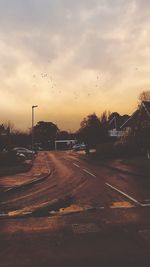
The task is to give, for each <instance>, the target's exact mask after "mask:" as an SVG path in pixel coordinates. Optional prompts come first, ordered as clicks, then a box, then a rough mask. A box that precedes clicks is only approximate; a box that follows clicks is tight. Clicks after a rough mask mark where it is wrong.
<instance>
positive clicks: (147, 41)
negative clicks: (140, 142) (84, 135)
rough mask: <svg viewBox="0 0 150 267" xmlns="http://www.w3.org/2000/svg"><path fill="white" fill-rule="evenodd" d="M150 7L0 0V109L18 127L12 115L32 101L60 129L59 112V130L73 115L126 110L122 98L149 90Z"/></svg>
mask: <svg viewBox="0 0 150 267" xmlns="http://www.w3.org/2000/svg"><path fill="white" fill-rule="evenodd" d="M149 8H150V3H149V1H146V0H144V1H142V0H114V1H112V0H102V1H98V0H92V1H91V0H81V1H73V0H55V1H53V0H43V1H42V0H26V1H24V0H20V1H18V0H12V1H8V0H6V1H0V40H1V41H0V75H1V77H2V78H1V80H0V95H1V102H3V105H1V110H2V109H3V110H4V109H5V107H7V108H6V109H5V110H6V113H7V109H8V106H9V111H11V112H9V113H8V114H7V117H9V116H10V117H11V116H12V118H13V119H15V118H16V122H17V123H19V124H20V125H21V127H22V125H23V123H22V122H21V117H20V116H19V115H18V116H16V114H17V112H19V111H20V107H23V108H24V110H29V109H30V106H31V105H32V104H33V102H36V103H39V104H40V106H41V108H42V109H43V110H44V112H43V111H42V110H41V112H40V111H39V117H40V118H42V116H43V119H44V116H45V117H46V118H47V117H48V116H49V115H48V114H49V112H48V110H49V107H51V112H50V113H51V116H52V117H51V116H50V118H51V119H53V118H54V119H56V120H57V121H60V122H61V124H63V123H62V118H61V119H59V118H60V113H61V114H63V115H64V126H65V125H67V124H68V120H69V119H68V118H69V115H68V114H69V113H70V114H72V112H73V114H74V115H73V117H74V118H75V117H77V118H78V119H79V117H82V115H84V114H85V113H89V112H93V111H94V110H96V111H97V112H98V111H99V110H100V109H105V107H107V108H109V106H110V109H118V110H121V111H122V112H124V111H126V110H127V108H126V107H127V105H128V94H129V93H130V92H131V91H132V93H131V95H132V97H131V99H132V101H133V100H134V99H135V98H136V97H137V94H138V93H139V90H143V89H145V88H148V87H149V84H150V79H149V71H150V64H149V62H150V58H149V57H150V56H149V55H150V48H149V47H150V32H149V29H150V16H149ZM43 73H44V74H46V76H45V77H43ZM99 76H100V78H97V77H99ZM139 88H140V89H139ZM112 96H113V98H112ZM117 96H119V97H120V98H122V100H121V101H122V104H121V105H119V103H116V101H115V97H116V98H117ZM89 99H90V100H89ZM99 99H100V100H99ZM108 99H110V100H109V102H108V101H107V100H108ZM100 101H101V108H100V104H99V103H98V102H100ZM8 102H9V105H8V106H7V103H8ZM4 103H5V104H4ZM130 105H131V106H132V103H130ZM45 106H46V108H45ZM133 108H134V107H133ZM57 109H59V111H60V112H59V113H58V114H57V112H56V110H57ZM100 111H101V110H100ZM100 111H99V112H100ZM1 114H2V113H1ZM56 114H57V116H56ZM22 116H23V118H24V120H25V114H22ZM5 117H6V116H5ZM61 117H62V116H61ZM3 118H4V116H3V115H2V116H1V117H0V119H1V120H2V119H3ZM73 121H74V122H75V121H76V125H77V120H76V119H74V120H73V119H72V118H71V122H70V123H71V125H73ZM24 125H25V127H27V120H26V122H25V124H24Z"/></svg>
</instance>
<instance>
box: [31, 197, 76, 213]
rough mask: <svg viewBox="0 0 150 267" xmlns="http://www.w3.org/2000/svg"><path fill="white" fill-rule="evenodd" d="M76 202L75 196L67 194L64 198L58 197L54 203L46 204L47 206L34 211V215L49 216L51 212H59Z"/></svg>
mask: <svg viewBox="0 0 150 267" xmlns="http://www.w3.org/2000/svg"><path fill="white" fill-rule="evenodd" d="M74 202H75V199H74V197H72V196H67V197H65V198H64V199H58V200H56V201H54V202H53V203H50V204H48V205H46V206H45V207H40V208H38V209H37V210H35V211H33V212H32V216H34V217H36V216H37V217H44V216H49V214H54V213H55V212H59V211H60V210H61V209H62V210H63V209H66V208H68V207H70V206H71V205H72V204H73V203H74Z"/></svg>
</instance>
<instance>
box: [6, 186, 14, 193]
mask: <svg viewBox="0 0 150 267" xmlns="http://www.w3.org/2000/svg"><path fill="white" fill-rule="evenodd" d="M13 188H15V187H10V188H8V189H6V190H4V193H5V192H8V191H11V190H12V189H13Z"/></svg>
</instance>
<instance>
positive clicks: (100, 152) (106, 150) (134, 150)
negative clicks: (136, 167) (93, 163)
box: [96, 141, 141, 158]
mask: <svg viewBox="0 0 150 267" xmlns="http://www.w3.org/2000/svg"><path fill="white" fill-rule="evenodd" d="M140 153H141V152H140V150H139V148H138V147H137V145H136V144H134V143H129V142H126V143H122V142H120V141H118V142H116V143H104V144H99V145H97V147H96V154H97V156H98V157H99V158H118V157H130V156H135V155H139V154H140Z"/></svg>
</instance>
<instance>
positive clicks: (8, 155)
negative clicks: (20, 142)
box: [0, 150, 26, 166]
mask: <svg viewBox="0 0 150 267" xmlns="http://www.w3.org/2000/svg"><path fill="white" fill-rule="evenodd" d="M25 160H26V156H25V155H24V154H22V153H18V152H17V151H13V150H11V151H7V150H3V151H2V152H1V153H0V165H2V166H6V165H14V164H18V163H19V164H20V163H22V162H24V161H25Z"/></svg>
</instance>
